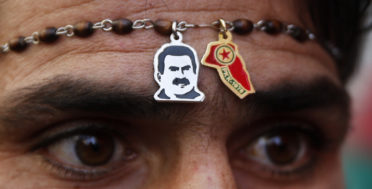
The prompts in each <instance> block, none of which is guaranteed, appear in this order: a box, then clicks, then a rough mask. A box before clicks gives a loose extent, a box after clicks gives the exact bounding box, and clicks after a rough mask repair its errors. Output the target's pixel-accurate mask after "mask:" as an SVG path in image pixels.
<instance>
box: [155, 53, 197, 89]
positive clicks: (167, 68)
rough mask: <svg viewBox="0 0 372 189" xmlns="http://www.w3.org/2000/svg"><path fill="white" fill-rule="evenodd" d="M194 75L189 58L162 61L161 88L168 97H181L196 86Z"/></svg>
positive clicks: (170, 58)
mask: <svg viewBox="0 0 372 189" xmlns="http://www.w3.org/2000/svg"><path fill="white" fill-rule="evenodd" d="M196 81H197V78H196V74H195V73H194V71H193V67H192V62H191V59H190V57H189V56H187V55H184V56H171V55H168V56H166V57H165V59H164V74H162V75H161V80H160V83H161V86H162V87H164V88H165V89H166V90H165V93H166V94H167V95H168V96H169V95H175V94H176V95H182V94H186V93H187V92H189V91H191V90H192V89H193V88H194V87H195V85H196Z"/></svg>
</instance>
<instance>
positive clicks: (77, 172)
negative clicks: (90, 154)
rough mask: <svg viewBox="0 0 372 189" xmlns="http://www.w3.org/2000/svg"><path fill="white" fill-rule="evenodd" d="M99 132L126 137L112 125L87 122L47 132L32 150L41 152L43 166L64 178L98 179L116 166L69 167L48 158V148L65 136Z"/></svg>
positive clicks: (120, 138) (120, 137)
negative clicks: (111, 126) (87, 168)
mask: <svg viewBox="0 0 372 189" xmlns="http://www.w3.org/2000/svg"><path fill="white" fill-rule="evenodd" d="M99 132H106V133H108V134H109V135H111V136H113V137H116V138H118V139H119V140H123V139H124V138H125V137H124V136H123V135H121V134H118V132H117V131H115V130H114V129H112V128H110V126H107V125H102V124H99V125H98V124H96V123H86V124H83V125H81V126H79V127H76V128H70V129H65V130H63V131H57V132H55V133H53V134H47V136H46V137H42V138H43V139H41V140H39V141H40V142H38V143H37V144H36V145H34V146H33V147H32V148H31V151H32V152H38V153H39V154H41V159H42V166H44V167H46V168H47V169H49V170H50V171H51V172H53V173H55V174H57V175H58V176H61V177H62V178H66V179H73V180H80V181H84V180H93V179H98V178H100V177H101V176H102V175H106V174H108V173H110V172H111V171H113V169H115V167H110V168H94V169H91V170H84V169H79V168H73V167H68V166H65V165H63V163H60V162H58V161H56V160H53V159H52V158H48V156H47V154H46V153H47V152H46V150H47V149H46V148H48V147H49V146H51V145H53V144H55V143H57V142H59V141H61V140H63V139H65V138H69V137H73V136H78V135H89V134H94V133H99Z"/></svg>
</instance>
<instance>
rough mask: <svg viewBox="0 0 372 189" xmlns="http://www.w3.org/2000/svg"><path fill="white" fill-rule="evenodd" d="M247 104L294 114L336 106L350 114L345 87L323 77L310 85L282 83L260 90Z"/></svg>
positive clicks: (348, 99) (249, 98) (249, 97)
mask: <svg viewBox="0 0 372 189" xmlns="http://www.w3.org/2000/svg"><path fill="white" fill-rule="evenodd" d="M246 103H247V105H249V104H254V105H255V106H256V107H261V108H262V109H265V110H268V111H281V112H293V111H300V110H305V109H311V108H324V107H332V106H335V107H339V109H341V110H344V111H345V113H348V110H349V106H350V97H349V95H348V93H347V91H346V90H345V89H344V88H343V87H340V86H337V85H336V84H334V83H333V82H332V81H331V80H330V79H328V78H325V77H322V78H317V79H315V80H313V81H311V82H309V83H302V82H298V83H282V84H280V85H277V86H274V87H272V88H271V89H270V90H266V91H260V90H258V91H257V92H256V94H254V95H251V96H248V97H247V101H246Z"/></svg>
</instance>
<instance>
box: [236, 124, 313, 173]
mask: <svg viewBox="0 0 372 189" xmlns="http://www.w3.org/2000/svg"><path fill="white" fill-rule="evenodd" d="M313 140H316V139H314V138H312V135H311V134H307V132H306V131H300V130H296V129H277V130H274V131H269V132H267V133H264V134H262V135H261V136H259V137H257V138H256V139H255V140H253V141H251V142H250V143H248V144H246V145H245V146H243V147H242V148H240V150H239V154H240V155H239V158H237V164H236V166H238V167H239V168H240V169H243V170H246V171H250V172H252V173H253V174H255V175H260V176H262V177H265V178H277V177H281V176H283V175H290V173H294V172H296V171H300V170H305V169H304V168H305V167H308V166H309V165H310V164H311V163H312V162H313V160H314V156H315V153H316V151H315V150H316V148H315V147H314V146H313V145H312V141H313ZM274 175H275V176H274Z"/></svg>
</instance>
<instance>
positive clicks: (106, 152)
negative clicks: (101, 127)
mask: <svg viewBox="0 0 372 189" xmlns="http://www.w3.org/2000/svg"><path fill="white" fill-rule="evenodd" d="M114 148H115V143H114V140H113V139H112V137H111V136H108V135H100V136H98V135H97V136H89V135H82V136H79V138H78V140H77V141H76V144H75V153H76V155H77V157H78V158H79V160H80V161H81V162H82V163H83V164H85V165H88V166H100V165H104V164H106V163H107V162H109V161H110V159H111V158H112V155H113V153H114Z"/></svg>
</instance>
